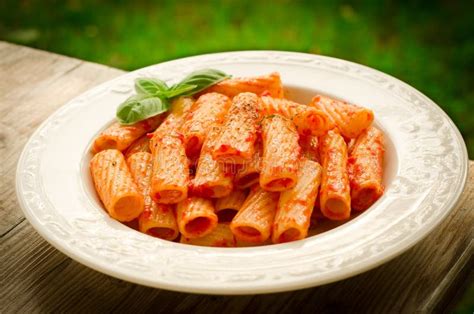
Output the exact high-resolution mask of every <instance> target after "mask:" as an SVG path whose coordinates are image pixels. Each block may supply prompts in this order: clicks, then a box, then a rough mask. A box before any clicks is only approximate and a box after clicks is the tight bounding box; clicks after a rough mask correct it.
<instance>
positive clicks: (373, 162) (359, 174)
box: [348, 127, 385, 211]
mask: <svg viewBox="0 0 474 314" xmlns="http://www.w3.org/2000/svg"><path fill="white" fill-rule="evenodd" d="M384 152H385V149H384V136H383V133H382V132H381V131H380V130H379V129H377V128H375V127H369V128H368V129H366V130H365V131H363V132H362V133H361V134H360V135H359V137H358V138H357V140H356V141H355V143H354V145H353V147H352V150H351V153H350V155H349V160H348V173H349V180H350V184H351V201H352V208H353V209H354V210H356V211H361V210H365V209H367V208H369V207H370V206H371V205H372V204H373V203H374V202H375V201H377V200H378V199H379V198H380V196H381V195H382V194H383V191H384V187H383V184H382V176H383V159H384Z"/></svg>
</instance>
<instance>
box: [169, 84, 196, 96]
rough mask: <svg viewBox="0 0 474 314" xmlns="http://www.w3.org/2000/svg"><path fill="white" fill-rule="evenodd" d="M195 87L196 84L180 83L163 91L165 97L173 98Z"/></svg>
mask: <svg viewBox="0 0 474 314" xmlns="http://www.w3.org/2000/svg"><path fill="white" fill-rule="evenodd" d="M195 88H196V85H188V84H180V85H174V86H173V87H171V88H170V89H169V90H167V91H166V92H164V93H163V95H164V96H165V97H166V98H173V97H176V96H180V95H183V94H185V93H187V92H189V91H192V90H193V89H195Z"/></svg>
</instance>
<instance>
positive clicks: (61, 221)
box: [16, 51, 468, 294]
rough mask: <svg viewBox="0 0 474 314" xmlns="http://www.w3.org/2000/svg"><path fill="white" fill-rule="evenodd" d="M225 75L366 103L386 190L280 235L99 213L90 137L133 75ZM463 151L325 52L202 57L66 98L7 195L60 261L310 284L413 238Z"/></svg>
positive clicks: (234, 283)
mask: <svg viewBox="0 0 474 314" xmlns="http://www.w3.org/2000/svg"><path fill="white" fill-rule="evenodd" d="M204 67H212V68H217V69H221V70H223V71H225V72H227V73H230V74H232V75H234V76H252V75H257V74H265V73H268V72H272V71H278V72H280V74H281V77H282V80H283V83H284V85H285V86H286V87H287V95H288V96H289V97H290V98H292V99H294V100H297V101H301V102H303V103H305V102H307V101H308V100H309V99H310V98H311V97H312V96H313V95H314V94H316V93H324V94H327V95H331V96H334V97H338V98H342V99H345V100H347V101H350V102H354V103H356V104H359V105H362V106H366V107H369V108H372V109H373V110H374V112H375V117H376V123H377V125H378V126H379V127H381V128H382V129H383V131H384V132H385V135H386V139H387V153H386V163H385V184H386V192H385V194H384V196H383V197H382V198H381V199H380V200H379V201H377V203H376V204H374V205H373V206H372V207H371V208H370V209H369V210H367V211H366V212H364V213H363V214H362V215H360V216H358V217H357V218H356V219H353V220H351V221H350V222H348V223H346V224H344V225H342V226H340V227H338V228H335V229H333V230H331V231H328V232H325V233H322V234H319V235H316V236H314V237H310V238H307V239H305V240H302V241H297V242H293V243H288V244H279V245H271V246H263V247H255V248H232V249H226V248H205V247H196V246H189V245H182V244H179V243H173V242H167V241H162V240H159V239H156V238H153V237H150V236H147V235H145V234H141V233H138V232H136V231H134V230H132V229H130V228H128V227H126V226H124V225H122V224H120V223H118V222H116V221H115V220H113V219H111V218H110V217H109V216H108V215H107V214H106V213H105V211H104V210H103V209H102V207H101V205H100V202H99V200H98V199H97V197H96V195H95V192H94V190H93V186H92V182H91V178H90V176H89V169H88V162H89V160H90V157H91V156H90V154H89V152H88V150H89V147H90V145H91V142H92V140H93V138H94V137H95V136H96V135H97V134H98V133H99V132H100V131H101V130H102V129H103V128H104V127H105V126H107V125H108V124H109V123H110V122H111V121H113V119H114V115H115V110H116V108H117V105H118V104H119V103H120V102H121V101H122V100H124V99H125V98H126V97H128V96H129V95H131V94H132V92H133V80H134V78H136V77H138V76H156V77H159V78H161V79H164V80H166V81H169V82H175V81H177V80H179V79H181V78H182V77H183V76H184V75H186V74H187V73H189V72H191V71H193V70H196V69H198V68H204ZM467 162H468V158H467V152H466V148H465V145H464V142H463V140H462V137H461V136H460V134H459V131H458V130H457V129H456V127H455V126H454V124H453V123H452V121H451V120H450V119H449V118H448V116H447V115H446V114H445V113H444V112H443V111H442V110H441V109H440V108H439V107H438V106H437V105H436V104H435V103H433V102H432V101H431V100H430V99H428V98H427V97H426V96H424V95H423V94H421V93H420V92H418V91H417V90H415V89H414V88H412V87H410V86H408V85H407V84H405V83H403V82H401V81H399V80H397V79H395V78H393V77H391V76H389V75H386V74H384V73H381V72H378V71H376V70H373V69H370V68H367V67H365V66H361V65H358V64H354V63H351V62H348V61H343V60H339V59H334V58H328V57H322V56H316V55H309V54H301V53H292V52H276V51H246V52H229V53H218V54H209V55H203V56H197V57H191V58H185V59H180V60H176V61H171V62H166V63H162V64H158V65H154V66H150V67H147V68H143V69H140V70H137V71H134V72H131V73H128V74H125V75H122V76H120V77H118V78H117V79H114V80H112V81H109V82H107V83H105V84H102V85H100V86H98V87H96V88H93V89H92V90H90V91H88V92H86V93H84V94H82V95H81V96H79V97H76V98H75V99H73V100H72V101H70V102H69V103H67V104H66V105H64V106H63V107H62V108H60V109H59V110H58V111H56V112H55V113H54V114H53V115H52V116H51V117H49V118H48V119H47V120H46V121H45V122H44V123H43V124H42V125H41V126H40V127H39V128H38V130H37V131H36V132H35V133H34V134H33V136H32V137H31V139H30V140H29V142H28V143H27V144H26V146H25V148H24V151H23V153H22V155H21V157H20V160H19V163H18V170H17V182H16V185H17V186H16V187H17V194H18V199H19V201H20V205H21V207H22V209H23V211H24V213H25V216H26V217H27V218H28V220H29V221H30V223H31V224H32V225H33V227H34V228H35V229H36V230H37V231H38V232H39V233H40V234H41V235H42V236H43V237H44V238H45V239H46V240H47V241H48V242H50V243H51V244H52V245H53V246H55V247H56V248H57V249H59V250H60V251H62V252H63V253H65V254H67V255H68V256H70V257H71V258H73V259H75V260H77V261H79V262H81V263H83V264H85V265H87V266H89V267H91V268H93V269H95V270H97V271H100V272H103V273H106V274H109V275H111V276H114V277H118V278H121V279H124V280H128V281H131V282H135V283H139V284H143V285H147V286H152V287H157V288H164V289H169V290H178V291H186V292H198V293H213V294H247V293H249V294H250V293H267V292H276V291H285V290H292V289H298V288H304V287H310V286H317V285H322V284H325V283H329V282H333V281H336V280H340V279H343V278H347V277H350V276H353V275H356V274H358V273H361V272H363V271H366V270H368V269H371V268H374V267H376V266H377V265H380V264H382V263H384V262H386V261H388V260H390V259H392V258H394V257H395V256H397V255H399V254H401V253H402V252H404V251H405V250H407V249H408V248H410V247H411V246H413V245H414V244H415V243H416V242H418V241H420V240H421V239H422V238H423V237H425V236H426V235H427V234H428V233H429V232H430V231H431V230H433V229H434V228H435V227H436V226H437V225H438V224H439V223H440V222H441V221H442V220H443V218H445V217H446V215H447V214H448V213H449V211H450V210H451V209H452V208H453V206H454V205H455V203H456V201H457V200H458V198H459V196H460V194H461V192H462V190H463V187H464V185H465V181H466V174H467Z"/></svg>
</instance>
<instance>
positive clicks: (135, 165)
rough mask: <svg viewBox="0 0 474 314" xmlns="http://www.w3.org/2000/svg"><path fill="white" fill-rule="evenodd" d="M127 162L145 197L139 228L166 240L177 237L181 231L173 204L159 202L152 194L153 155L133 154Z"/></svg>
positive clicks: (145, 153)
mask: <svg viewBox="0 0 474 314" xmlns="http://www.w3.org/2000/svg"><path fill="white" fill-rule="evenodd" d="M127 164H128V166H129V168H130V173H131V174H132V177H133V179H134V181H135V183H136V184H137V187H138V190H139V191H140V193H141V194H142V195H143V198H144V205H145V206H144V210H143V212H142V213H141V214H140V216H139V217H138V228H139V230H140V231H141V232H143V233H146V234H149V235H151V236H154V237H157V238H161V239H165V240H174V239H176V238H177V237H178V235H179V232H178V225H177V224H176V217H175V214H174V209H173V206H171V205H168V204H157V203H155V201H153V200H152V198H151V195H150V192H151V175H152V167H153V165H152V155H151V154H150V153H148V152H138V153H135V154H132V155H131V156H130V157H129V158H128V159H127Z"/></svg>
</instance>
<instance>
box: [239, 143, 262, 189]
mask: <svg viewBox="0 0 474 314" xmlns="http://www.w3.org/2000/svg"><path fill="white" fill-rule="evenodd" d="M261 168H262V143H260V141H258V142H257V143H255V153H254V154H253V156H252V159H251V160H250V161H249V162H247V163H245V164H243V165H241V166H240V167H239V168H238V169H237V171H236V174H235V178H234V183H235V187H237V188H238V189H246V188H248V187H250V186H252V185H254V184H255V183H257V182H258V179H259V177H260V169H261Z"/></svg>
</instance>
